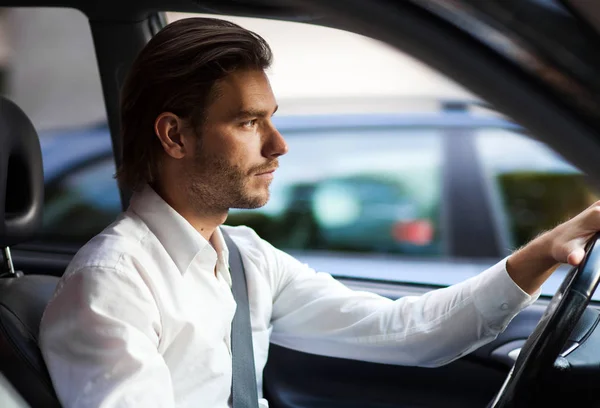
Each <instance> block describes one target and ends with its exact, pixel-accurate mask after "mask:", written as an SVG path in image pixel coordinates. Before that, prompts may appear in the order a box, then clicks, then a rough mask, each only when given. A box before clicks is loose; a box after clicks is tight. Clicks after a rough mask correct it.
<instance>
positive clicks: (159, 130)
mask: <svg viewBox="0 0 600 408" xmlns="http://www.w3.org/2000/svg"><path fill="white" fill-rule="evenodd" d="M186 130H187V131H186ZM154 133H155V134H156V136H157V137H158V140H160V144H161V145H162V147H163V149H165V153H167V154H168V155H169V156H171V157H172V158H174V159H182V158H183V157H185V155H186V154H187V153H188V152H189V148H190V145H191V144H190V143H189V140H188V138H189V137H190V135H188V133H189V129H188V127H186V125H185V123H184V120H183V119H181V118H180V117H179V116H177V115H175V114H174V113H171V112H163V113H161V114H160V115H158V117H157V118H156V120H155V121H154Z"/></svg>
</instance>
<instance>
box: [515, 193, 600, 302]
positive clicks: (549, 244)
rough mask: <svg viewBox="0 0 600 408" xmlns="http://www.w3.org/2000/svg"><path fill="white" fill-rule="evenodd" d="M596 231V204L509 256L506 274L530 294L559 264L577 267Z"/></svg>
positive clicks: (599, 209) (599, 214)
mask: <svg viewBox="0 0 600 408" xmlns="http://www.w3.org/2000/svg"><path fill="white" fill-rule="evenodd" d="M598 231H600V201H598V202H596V203H594V204H593V205H592V206H591V207H589V208H587V209H586V210H584V211H583V212H582V213H580V214H579V215H577V216H576V217H574V218H572V219H570V220H569V221H567V222H565V223H563V224H561V225H559V226H558V227H556V228H554V229H553V230H551V231H548V232H545V233H544V234H542V235H540V236H538V237H537V238H535V239H534V240H533V241H531V242H530V243H529V244H527V245H526V246H525V247H523V248H522V249H520V250H518V251H517V252H515V253H514V254H512V255H511V256H510V257H509V258H508V260H507V262H506V270H507V272H508V274H509V275H510V277H511V278H512V279H513V280H514V281H515V283H516V284H517V285H519V287H521V289H523V290H524V291H525V292H527V293H529V294H530V295H531V294H534V293H535V292H536V291H537V290H538V289H539V287H540V286H541V285H542V283H544V281H546V279H548V277H549V276H550V275H551V274H552V272H554V271H555V270H556V268H558V266H559V265H560V264H562V263H568V264H570V265H573V266H577V265H579V264H580V263H581V261H582V260H583V257H584V256H585V245H586V243H587V242H588V240H589V239H590V238H592V237H593V236H594V234H595V233H596V232H598Z"/></svg>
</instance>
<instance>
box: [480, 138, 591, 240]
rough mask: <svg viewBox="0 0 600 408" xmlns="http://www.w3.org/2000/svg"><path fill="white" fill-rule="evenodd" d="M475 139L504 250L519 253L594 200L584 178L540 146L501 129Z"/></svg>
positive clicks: (556, 154)
mask: <svg viewBox="0 0 600 408" xmlns="http://www.w3.org/2000/svg"><path fill="white" fill-rule="evenodd" d="M476 138H477V139H476V145H477V150H478V152H479V158H480V162H481V165H482V167H483V169H484V176H485V177H486V180H487V182H488V183H487V184H488V186H489V192H490V197H491V198H492V199H491V202H492V203H493V204H494V208H495V210H496V219H497V221H498V225H499V229H500V230H501V231H502V233H503V234H504V235H505V237H506V242H507V244H508V247H507V249H516V248H519V247H521V246H522V245H524V244H526V243H527V242H528V241H530V240H531V239H532V238H535V237H536V236H537V235H539V234H540V233H541V232H543V231H546V230H548V229H551V228H553V227H554V226H556V225H558V224H559V223H561V222H564V221H566V220H567V219H569V218H571V217H573V216H575V215H576V214H578V213H579V212H581V211H582V210H583V209H585V208H586V207H588V206H590V205H591V204H593V203H594V202H595V201H597V200H598V198H599V196H598V191H597V190H596V189H595V188H594V187H593V186H592V185H591V184H590V183H589V182H588V181H587V180H586V177H585V175H584V174H582V173H581V172H580V171H579V170H578V169H577V168H576V167H574V166H573V165H571V164H570V163H568V162H567V161H566V160H565V159H563V158H562V157H561V156H560V155H559V154H558V153H556V152H554V151H553V150H552V149H550V148H549V147H548V146H546V145H545V144H544V143H541V142H539V141H537V140H534V139H532V138H529V137H527V136H525V135H523V134H520V133H516V132H513V131H509V130H504V129H482V130H480V131H479V132H478V134H477V136H476Z"/></svg>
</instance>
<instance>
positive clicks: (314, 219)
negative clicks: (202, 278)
mask: <svg viewBox="0 0 600 408" xmlns="http://www.w3.org/2000/svg"><path fill="white" fill-rule="evenodd" d="M318 119H322V118H318V117H312V118H311V117H304V118H302V119H298V120H297V121H296V123H297V125H298V126H301V127H304V128H309V129H310V130H294V129H289V130H287V131H286V130H283V131H282V134H283V135H284V137H285V138H286V140H287V143H288V145H289V153H288V154H287V155H286V156H284V157H282V158H281V160H280V168H279V170H278V171H277V172H276V176H275V179H274V181H273V184H272V185H271V199H270V201H269V203H268V204H267V205H266V206H265V207H263V208H260V209H257V210H250V211H240V210H238V211H235V212H233V211H232V213H231V214H230V216H229V218H228V223H229V224H246V225H249V226H251V227H253V228H254V229H255V230H256V231H257V232H258V233H259V234H260V235H261V236H262V237H263V238H265V239H267V240H268V241H270V242H271V243H272V244H274V245H275V246H278V247H280V248H282V249H292V250H309V251H345V252H367V253H395V254H404V255H414V256H428V257H429V256H439V255H442V254H443V247H444V246H443V242H442V236H443V234H442V231H441V225H442V224H441V222H440V221H441V220H440V208H441V206H440V202H441V192H442V181H441V180H442V177H441V173H442V143H441V140H442V138H441V134H440V130H439V129H410V128H400V127H395V128H394V127H390V126H389V124H386V122H385V120H384V119H383V118H380V124H379V126H372V127H370V128H364V127H363V128H360V127H354V128H347V129H333V130H328V129H318V126H319V123H318V122H319V120H318ZM371 119H373V118H371ZM338 120H340V119H338ZM311 121H312V123H311ZM341 122H344V120H343V119H341ZM288 126H290V125H288Z"/></svg>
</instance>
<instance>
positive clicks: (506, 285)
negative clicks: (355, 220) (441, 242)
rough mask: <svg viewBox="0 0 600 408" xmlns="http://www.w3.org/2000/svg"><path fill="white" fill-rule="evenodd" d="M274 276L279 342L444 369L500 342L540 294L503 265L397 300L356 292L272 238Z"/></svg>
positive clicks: (267, 250)
mask: <svg viewBox="0 0 600 408" xmlns="http://www.w3.org/2000/svg"><path fill="white" fill-rule="evenodd" d="M264 245H265V249H264V253H265V254H266V255H267V257H268V258H269V259H268V261H267V262H268V269H269V271H270V274H269V275H270V277H271V278H272V287H273V311H272V325H273V334H272V338H271V339H272V341H273V342H274V343H275V344H279V345H282V346H284V347H288V348H292V349H296V350H300V351H305V352H309V353H315V354H321V355H326V356H331V357H340V358H350V359H359V360H365V361H373V362H381V363H388V364H402V365H417V366H428V367H432V366H439V365H442V364H446V363H449V362H450V361H452V360H454V359H456V358H459V357H461V356H463V355H465V354H468V353H469V352H471V351H473V350H475V349H477V348H478V347H480V346H482V345H483V344H485V343H487V342H489V341H491V340H493V339H494V338H495V337H496V336H497V335H498V334H499V333H500V332H501V331H502V330H504V328H505V327H506V326H507V325H508V323H509V322H510V320H511V319H512V318H513V317H514V316H515V315H516V313H518V312H519V311H520V310H522V309H523V308H524V307H526V306H528V305H529V304H531V303H532V302H533V301H534V300H535V299H536V297H537V296H530V295H528V294H527V293H525V292H524V291H523V290H521V289H520V288H519V287H518V286H517V285H516V284H515V283H514V282H513V281H512V279H511V278H510V277H509V276H508V274H507V272H506V270H505V268H504V266H505V262H504V261H503V262H500V263H498V264H497V265H495V266H493V267H492V268H490V269H489V270H487V271H484V272H483V273H481V274H479V275H478V276H475V277H473V278H471V279H469V280H467V281H465V282H462V283H460V284H457V285H453V286H451V287H448V288H444V289H439V290H436V291H432V292H429V293H427V294H424V295H422V296H408V297H403V298H401V299H398V300H396V301H392V300H390V299H387V298H383V297H381V296H377V295H375V294H372V293H367V292H357V291H352V290H350V289H348V288H347V287H345V286H344V285H342V284H341V283H339V282H337V281H336V280H334V279H333V278H331V276H329V275H328V274H324V273H318V272H315V271H313V270H312V269H310V268H309V267H308V266H306V265H303V264H301V263H300V262H299V261H297V260H296V259H294V258H293V257H291V256H289V255H288V254H285V253H284V252H282V251H279V250H277V249H275V248H273V247H271V246H270V245H269V244H267V243H264Z"/></svg>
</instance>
